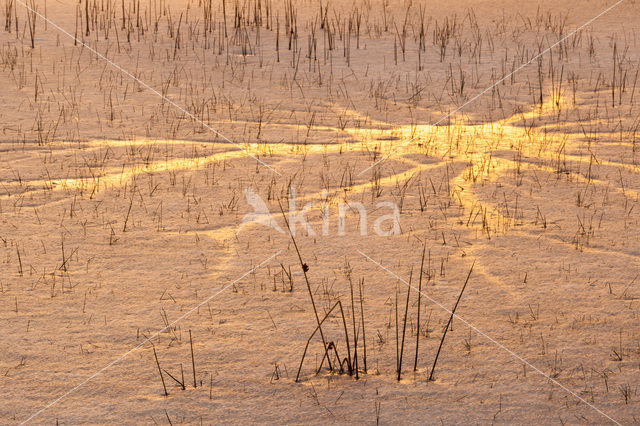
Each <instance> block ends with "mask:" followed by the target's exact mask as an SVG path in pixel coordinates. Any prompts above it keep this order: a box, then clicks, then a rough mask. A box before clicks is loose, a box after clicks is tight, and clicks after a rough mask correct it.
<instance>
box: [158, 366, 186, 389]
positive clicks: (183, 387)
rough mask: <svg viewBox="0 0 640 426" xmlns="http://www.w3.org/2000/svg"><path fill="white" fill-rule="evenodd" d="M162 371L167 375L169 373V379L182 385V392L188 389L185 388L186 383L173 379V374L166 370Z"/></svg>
mask: <svg viewBox="0 0 640 426" xmlns="http://www.w3.org/2000/svg"><path fill="white" fill-rule="evenodd" d="M162 371H164V372H165V373H167V375H168V376H169V377H171V378H172V379H173V380H174V381H175V382H176V383H177V384H179V385H180V387H181V388H182V390H185V389H186V387H185V386H184V382H181V381H180V380H178V379H176V378H175V377H173V375H172V374H171V373H169V372H168V371H167V370H165V369H164V368H163V369H162Z"/></svg>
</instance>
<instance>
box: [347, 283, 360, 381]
mask: <svg viewBox="0 0 640 426" xmlns="http://www.w3.org/2000/svg"><path fill="white" fill-rule="evenodd" d="M349 288H350V289H351V322H352V323H353V338H354V341H353V364H354V365H353V368H354V370H355V373H356V380H357V379H359V378H360V376H359V374H358V334H357V333H356V307H355V303H354V301H353V282H352V281H351V278H349Z"/></svg>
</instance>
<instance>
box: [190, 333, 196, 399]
mask: <svg viewBox="0 0 640 426" xmlns="http://www.w3.org/2000/svg"><path fill="white" fill-rule="evenodd" d="M189 344H190V345H191V368H192V369H193V387H194V388H197V387H198V385H197V383H196V358H195V357H194V356H193V338H192V337H191V330H189Z"/></svg>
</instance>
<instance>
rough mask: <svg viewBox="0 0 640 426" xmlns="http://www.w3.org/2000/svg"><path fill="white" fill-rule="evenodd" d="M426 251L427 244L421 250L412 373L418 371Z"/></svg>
mask: <svg viewBox="0 0 640 426" xmlns="http://www.w3.org/2000/svg"><path fill="white" fill-rule="evenodd" d="M426 250H427V244H426V243H425V244H424V247H423V248H422V260H421V261H420V279H419V280H418V323H417V325H416V358H415V360H414V361H413V371H416V370H417V369H418V351H419V348H420V304H421V298H422V275H423V273H424V253H425V251H426Z"/></svg>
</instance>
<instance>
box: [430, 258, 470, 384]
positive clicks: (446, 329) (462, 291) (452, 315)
mask: <svg viewBox="0 0 640 426" xmlns="http://www.w3.org/2000/svg"><path fill="white" fill-rule="evenodd" d="M475 264H476V263H475V262H473V264H472V265H471V269H469V274H468V275H467V279H466V280H465V281H464V285H463V286H462V290H460V294H459V295H458V300H456V304H455V305H454V306H453V309H452V310H451V316H450V317H449V321H447V325H446V327H445V328H444V332H443V333H442V339H440V346H438V352H436V358H435V359H434V360H433V366H432V367H431V374H429V381H431V380H433V372H434V371H435V369H436V363H437V362H438V356H440V350H441V349H442V344H443V343H444V338H445V337H446V336H447V331H448V330H449V326H450V325H451V321H453V317H454V315H455V314H456V309H457V308H458V303H460V299H461V298H462V293H464V289H465V288H466V287H467V283H468V282H469V278H471V272H472V271H473V265H475Z"/></svg>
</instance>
